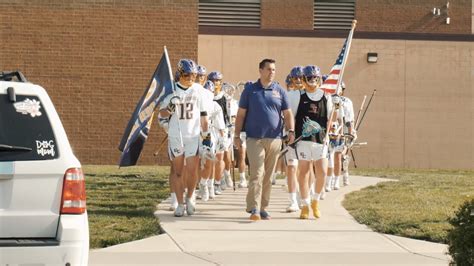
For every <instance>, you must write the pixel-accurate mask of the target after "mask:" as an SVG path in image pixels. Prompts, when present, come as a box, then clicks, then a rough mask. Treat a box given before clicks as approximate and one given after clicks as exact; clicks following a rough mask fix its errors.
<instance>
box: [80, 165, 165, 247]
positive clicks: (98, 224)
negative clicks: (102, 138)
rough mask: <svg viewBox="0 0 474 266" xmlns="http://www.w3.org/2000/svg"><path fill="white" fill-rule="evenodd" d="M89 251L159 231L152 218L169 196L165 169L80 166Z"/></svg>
mask: <svg viewBox="0 0 474 266" xmlns="http://www.w3.org/2000/svg"><path fill="white" fill-rule="evenodd" d="M83 170H84V173H85V176H86V189H87V212H88V215H89V231H90V248H103V247H107V246H111V245H116V244H119V243H125V242H129V241H133V240H137V239H143V238H145V237H148V236H152V235H157V234H159V233H160V232H161V229H160V225H159V221H158V219H157V218H155V216H154V215H153V213H154V211H155V210H156V205H157V204H158V203H159V202H160V201H161V200H163V199H165V198H167V197H168V195H169V183H168V173H169V167H159V166H140V167H126V168H122V169H118V167H117V166H94V165H86V166H84V167H83Z"/></svg>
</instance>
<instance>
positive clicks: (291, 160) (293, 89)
mask: <svg viewBox="0 0 474 266" xmlns="http://www.w3.org/2000/svg"><path fill="white" fill-rule="evenodd" d="M303 77H304V73H303V67H301V66H295V67H293V68H292V69H291V71H290V74H289V75H288V78H289V80H288V83H289V84H288V83H287V86H288V97H290V99H292V98H295V97H296V98H299V97H300V94H301V92H300V90H299V88H300V87H301V86H302V85H303ZM292 104H293V102H292V101H290V107H291V108H292V111H296V110H297V106H294V107H293V106H292ZM284 159H285V162H286V182H287V185H288V193H289V195H288V198H289V201H290V204H289V205H288V207H287V208H286V211H287V212H296V211H299V210H300V208H299V204H298V200H297V197H296V190H297V188H296V187H297V184H298V183H297V180H296V170H297V169H298V157H297V156H296V151H295V149H294V148H293V147H291V146H288V152H287V153H286V154H285V157H284Z"/></svg>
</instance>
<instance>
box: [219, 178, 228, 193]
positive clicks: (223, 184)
mask: <svg viewBox="0 0 474 266" xmlns="http://www.w3.org/2000/svg"><path fill="white" fill-rule="evenodd" d="M220 187H221V192H222V191H224V190H225V189H226V188H227V184H226V183H225V177H222V178H221V186H220ZM217 195H219V194H217Z"/></svg>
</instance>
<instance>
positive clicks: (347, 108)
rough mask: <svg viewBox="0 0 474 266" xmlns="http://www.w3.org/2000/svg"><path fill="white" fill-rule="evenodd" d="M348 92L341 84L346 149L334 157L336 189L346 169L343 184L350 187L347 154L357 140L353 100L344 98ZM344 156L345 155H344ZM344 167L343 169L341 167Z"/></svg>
mask: <svg viewBox="0 0 474 266" xmlns="http://www.w3.org/2000/svg"><path fill="white" fill-rule="evenodd" d="M345 90H346V84H345V83H344V82H341V89H340V90H339V91H338V94H339V97H340V99H341V105H342V109H343V112H344V129H343V132H344V136H345V138H344V144H345V145H344V147H343V148H342V149H340V150H339V151H336V153H335V157H334V167H335V168H334V172H335V175H336V179H335V182H334V188H336V186H337V187H339V179H340V176H341V168H342V169H344V173H343V184H344V186H348V185H349V169H348V168H349V158H350V157H349V156H348V154H347V152H348V150H349V149H350V147H351V145H352V143H353V142H354V141H355V139H356V138H357V132H356V130H355V125H354V107H353V105H352V101H351V99H349V98H347V97H345V96H344V91H345ZM343 154H344V155H343ZM341 166H342V167H341Z"/></svg>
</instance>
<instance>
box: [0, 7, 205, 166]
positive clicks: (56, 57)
mask: <svg viewBox="0 0 474 266" xmlns="http://www.w3.org/2000/svg"><path fill="white" fill-rule="evenodd" d="M0 9H1V10H2V12H0V22H1V23H0V47H1V49H0V70H17V69H18V70H20V71H22V72H23V73H24V74H25V76H26V78H27V79H29V80H30V81H31V82H33V83H36V84H39V85H42V86H43V87H44V88H45V89H46V90H47V91H48V92H49V94H50V96H51V98H52V100H53V102H54V104H55V106H56V109H57V110H58V112H59V115H60V117H61V120H62V122H63V124H64V127H65V129H66V132H67V134H68V137H69V140H70V142H71V145H72V147H73V149H74V152H75V154H76V156H77V157H78V158H79V160H81V162H82V163H87V164H115V163H117V162H118V159H119V155H120V153H119V152H118V150H117V146H118V143H119V141H120V138H121V134H122V133H123V130H124V128H125V126H126V124H127V122H128V120H129V119H130V116H131V113H132V112H133V109H134V107H135V105H136V103H137V101H138V99H139V98H140V97H141V95H142V94H143V91H144V88H145V87H146V86H147V85H148V82H149V80H150V78H151V75H152V74H153V72H154V70H155V68H156V66H157V64H158V62H159V59H160V57H161V55H162V52H163V46H164V45H166V46H167V48H168V52H169V55H170V60H171V65H172V68H174V69H175V66H176V63H177V61H178V60H179V58H183V57H188V58H192V59H197V45H198V42H197V37H198V26H197V13H198V12H197V1H196V0H142V1H134V0H120V1H119V0H117V1H113V0H108V1H88V0H76V1H61V0H51V1H13V0H11V1H1V3H0ZM182 17H185V18H186V19H182ZM163 136H164V134H163V132H162V131H161V129H159V127H158V124H157V122H156V121H155V122H154V125H153V127H152V130H151V134H150V137H149V140H148V142H147V143H146V145H145V150H144V152H143V154H142V157H141V159H140V163H141V164H151V163H156V162H158V163H160V164H166V163H167V160H166V152H165V151H166V148H165V149H164V150H162V152H161V155H160V156H159V157H158V158H154V157H153V156H152V155H151V154H152V153H153V151H154V150H155V149H156V147H157V146H158V145H159V143H160V142H161V140H162V139H163Z"/></svg>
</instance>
